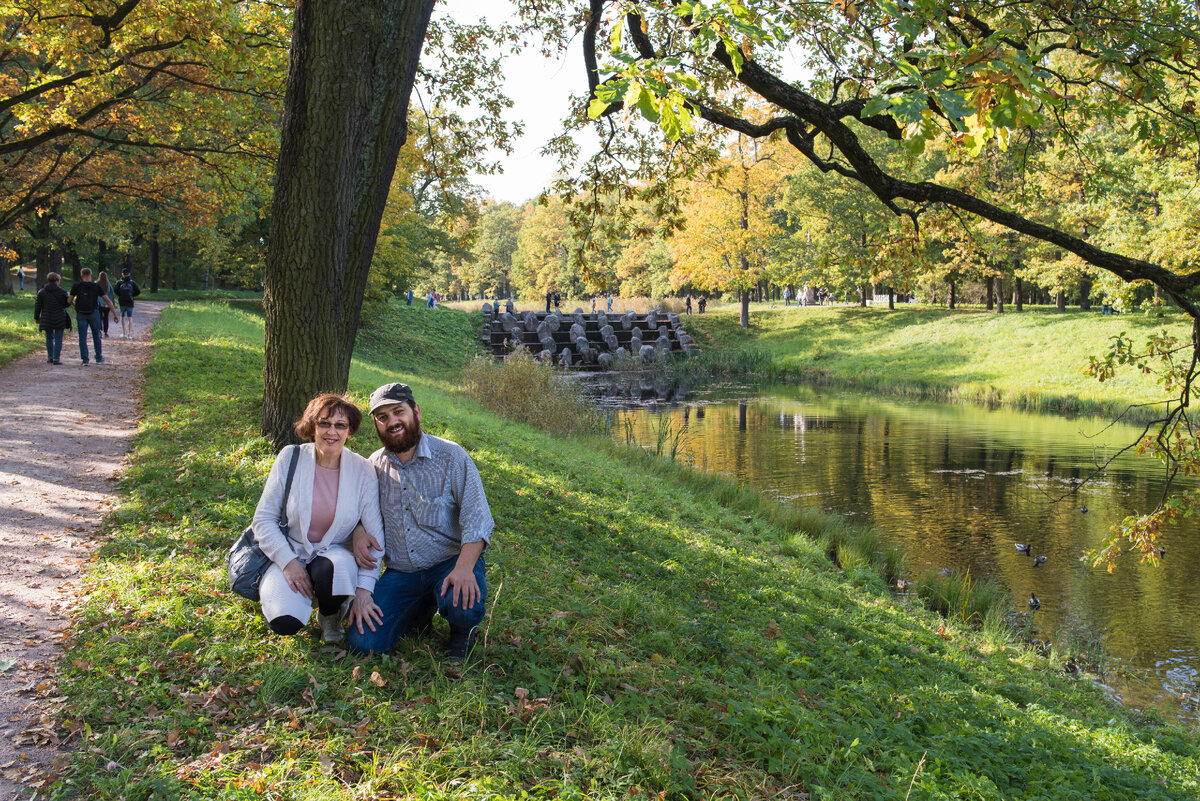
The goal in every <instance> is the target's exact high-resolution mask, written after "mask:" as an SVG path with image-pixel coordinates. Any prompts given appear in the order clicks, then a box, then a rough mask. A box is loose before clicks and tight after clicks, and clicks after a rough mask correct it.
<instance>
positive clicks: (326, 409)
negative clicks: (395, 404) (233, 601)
mask: <svg viewBox="0 0 1200 801" xmlns="http://www.w3.org/2000/svg"><path fill="white" fill-rule="evenodd" d="M361 422H362V412H361V411H359V409H358V407H357V406H355V405H354V404H353V403H351V402H350V401H348V400H347V399H346V398H345V397H343V396H342V395H335V394H333V393H328V394H325V395H318V396H317V397H315V398H313V399H312V400H311V401H309V402H308V406H307V407H306V408H305V409H304V414H303V415H302V416H301V417H300V420H299V421H297V422H296V426H295V428H296V434H297V436H299V437H300V439H302V440H304V444H303V445H289V446H288V447H286V448H284V449H283V450H281V451H280V452H279V455H278V456H277V457H275V464H274V465H273V466H272V467H271V474H270V475H269V476H267V483H266V485H265V486H264V487H263V492H262V497H261V498H259V500H258V507H257V508H256V509H255V510H254V520H253V522H252V523H251V525H252V527H253V528H254V537H255V539H256V540H257V542H258V546H259V547H260V548H262V549H263V553H265V554H266V555H267V558H268V559H270V560H271V564H270V565H269V566H268V567H267V572H266V573H265V574H263V578H262V584H261V585H260V588H259V595H260V600H261V602H262V611H263V617H265V618H266V620H267V625H269V626H270V627H271V630H272V631H274V632H275V633H276V634H283V635H285V636H288V635H292V634H297V633H299V632H300V631H301V630H302V629H303V628H304V626H305V625H306V624H307V623H308V619H309V618H310V617H311V616H312V610H313V600H314V599H315V600H316V606H317V620H318V621H319V623H320V625H321V636H322V638H323V639H324V640H325V642H329V643H333V642H338V641H339V640H341V639H342V638H343V636H345V632H344V631H343V630H342V620H343V619H344V618H345V616H346V611H347V609H348V608H349V605H350V601H351V600H352V599H353V598H354V596H355V594H356V593H366V597H367V598H370V597H371V592H372V590H374V589H375V580H376V579H377V578H378V577H379V568H378V567H376V568H374V569H363V568H360V567H358V565H356V564H355V563H354V554H353V553H351V552H350V549H349V547H348V546H349V544H350V542H349V540H350V534H351V532H353V531H354V527H355V526H357V525H358V524H359V522H360V521H361V522H362V524H363V526H365V527H366V530H367V532H369V533H371V534H373V535H374V536H375V538H376V541H381V540H382V538H383V527H382V525H381V523H380V518H379V484H378V482H377V481H376V479H375V468H373V467H372V466H371V464H370V463H369V462H368V461H367V460H366V459H364V458H363V457H361V456H359V455H358V454H357V453H354V452H353V451H350V450H346V440H348V439H349V438H350V437H352V436H354V432H356V431H357V430H358V426H359V424H360V423H361ZM294 448H299V449H300V457H299V461H298V462H297V463H296V472H295V474H294V475H293V477H292V490H291V492H290V493H289V494H288V502H287V524H288V530H287V535H286V536H285V535H284V533H283V532H282V531H281V530H280V528H279V505H280V502H281V501H282V500H283V492H284V487H285V484H286V482H287V472H288V464H289V462H290V461H291V458H292V450H293V449H294ZM376 556H377V557H378V556H382V553H377V554H376Z"/></svg>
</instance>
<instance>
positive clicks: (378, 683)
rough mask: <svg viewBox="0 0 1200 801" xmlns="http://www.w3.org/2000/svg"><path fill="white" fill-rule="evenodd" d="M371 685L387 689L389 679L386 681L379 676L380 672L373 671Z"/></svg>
mask: <svg viewBox="0 0 1200 801" xmlns="http://www.w3.org/2000/svg"><path fill="white" fill-rule="evenodd" d="M371 683H372V684H374V685H375V686H376V687H386V686H387V679H385V678H384V677H383V676H381V675H379V671H378V670H372V671H371Z"/></svg>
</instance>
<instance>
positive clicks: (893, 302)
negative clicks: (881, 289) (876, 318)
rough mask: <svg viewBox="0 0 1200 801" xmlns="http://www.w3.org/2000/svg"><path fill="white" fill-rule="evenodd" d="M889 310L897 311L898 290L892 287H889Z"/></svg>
mask: <svg viewBox="0 0 1200 801" xmlns="http://www.w3.org/2000/svg"><path fill="white" fill-rule="evenodd" d="M888 310H889V311H895V310H896V290H895V289H893V288H892V287H890V286H889V287H888Z"/></svg>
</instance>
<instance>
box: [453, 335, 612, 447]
mask: <svg viewBox="0 0 1200 801" xmlns="http://www.w3.org/2000/svg"><path fill="white" fill-rule="evenodd" d="M463 386H464V388H465V389H466V391H467V394H468V395H470V396H471V397H472V398H474V399H475V400H476V401H478V402H479V404H480V405H481V406H483V407H484V408H486V409H488V410H490V411H493V412H496V413H497V414H501V415H503V416H505V417H507V418H509V419H511V420H517V421H519V422H522V423H527V424H529V425H532V426H537V427H538V428H541V429H543V430H545V431H550V432H552V433H554V434H562V435H569V434H598V433H600V432H602V431H603V430H604V422H603V419H602V418H601V417H600V415H599V414H598V413H597V412H596V410H595V409H594V408H593V407H592V405H591V404H589V403H587V402H586V401H585V400H584V399H583V397H582V396H581V395H580V394H579V390H578V388H577V387H576V386H575V385H574V384H572V383H570V382H567V381H563V380H562V379H561V378H559V377H558V376H557V374H556V372H555V370H554V368H553V367H550V366H549V365H544V364H539V363H538V362H536V361H534V359H533V357H531V356H530V355H529V354H528V353H525V352H517V353H513V354H511V355H509V356H507V357H505V359H504V361H502V362H497V361H495V360H493V359H491V358H489V357H486V356H478V357H476V358H475V359H474V360H473V361H472V362H471V363H470V364H468V365H467V368H466V370H465V371H464V372H463Z"/></svg>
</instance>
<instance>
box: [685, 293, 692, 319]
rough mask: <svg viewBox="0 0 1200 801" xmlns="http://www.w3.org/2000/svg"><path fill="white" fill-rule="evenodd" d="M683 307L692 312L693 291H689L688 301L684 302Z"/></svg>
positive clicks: (689, 312)
mask: <svg viewBox="0 0 1200 801" xmlns="http://www.w3.org/2000/svg"><path fill="white" fill-rule="evenodd" d="M683 309H684V311H686V312H687V313H688V314H691V313H692V293H691V292H689V293H688V296H687V301H686V302H685V303H684V305H683Z"/></svg>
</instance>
